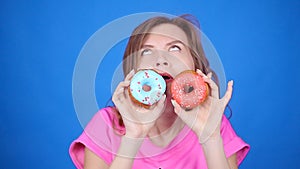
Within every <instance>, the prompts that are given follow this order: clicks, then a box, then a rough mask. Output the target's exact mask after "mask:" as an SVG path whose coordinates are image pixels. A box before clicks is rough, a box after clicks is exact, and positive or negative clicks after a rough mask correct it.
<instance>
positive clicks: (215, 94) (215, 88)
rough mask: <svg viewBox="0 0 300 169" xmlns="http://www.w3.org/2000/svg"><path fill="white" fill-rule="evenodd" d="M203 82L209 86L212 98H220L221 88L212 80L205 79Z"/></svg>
mask: <svg viewBox="0 0 300 169" xmlns="http://www.w3.org/2000/svg"><path fill="white" fill-rule="evenodd" d="M203 80H204V81H205V82H206V83H207V84H208V85H209V87H210V90H211V91H210V92H211V96H212V97H214V98H219V87H218V85H217V84H216V83H215V82H214V81H213V80H212V79H211V78H206V77H204V78H203Z"/></svg>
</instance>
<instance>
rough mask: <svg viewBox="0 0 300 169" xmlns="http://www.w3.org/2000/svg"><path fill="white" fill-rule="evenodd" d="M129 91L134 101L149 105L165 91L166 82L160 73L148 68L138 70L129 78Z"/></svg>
mask: <svg viewBox="0 0 300 169" xmlns="http://www.w3.org/2000/svg"><path fill="white" fill-rule="evenodd" d="M129 91H130V92H129V93H130V96H132V97H133V98H134V99H133V100H134V101H137V102H139V103H142V104H143V105H146V106H151V105H153V104H154V103H156V102H158V101H159V100H160V99H161V97H162V95H163V94H164V93H165V91H166V82H165V80H164V79H163V77H162V76H161V75H159V74H158V73H156V72H155V71H153V70H150V69H144V70H140V71H138V72H137V73H136V74H135V75H134V76H133V77H132V79H131V82H130V86H129Z"/></svg>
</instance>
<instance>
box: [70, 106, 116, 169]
mask: <svg viewBox="0 0 300 169" xmlns="http://www.w3.org/2000/svg"><path fill="white" fill-rule="evenodd" d="M111 122H112V119H111V117H110V116H109V115H108V112H107V110H106V109H102V110H100V111H99V112H97V113H96V114H95V115H94V116H93V118H92V120H91V121H90V122H89V123H88V125H87V126H86V128H85V129H84V131H83V132H82V134H81V135H80V136H79V137H78V138H77V139H76V140H74V141H73V142H72V143H71V145H70V148H69V154H70V157H71V159H72V161H73V163H74V165H75V166H76V167H77V168H79V169H81V168H83V166H84V149H85V147H86V148H88V149H90V150H91V151H92V152H94V153H95V154H96V155H97V156H98V157H100V158H101V159H102V160H104V162H105V163H106V164H110V163H111V161H112V159H113V155H112V153H111V149H112V141H111V139H110V138H111V134H112V131H113V129H112V127H111V125H109V123H111Z"/></svg>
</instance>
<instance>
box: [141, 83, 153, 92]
mask: <svg viewBox="0 0 300 169" xmlns="http://www.w3.org/2000/svg"><path fill="white" fill-rule="evenodd" d="M142 89H143V90H144V91H145V92H149V91H150V90H151V86H149V85H147V84H144V85H143V87H142Z"/></svg>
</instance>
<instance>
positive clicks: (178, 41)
mask: <svg viewBox="0 0 300 169" xmlns="http://www.w3.org/2000/svg"><path fill="white" fill-rule="evenodd" d="M176 43H180V44H182V45H183V46H185V44H184V43H183V42H182V41H180V40H174V41H171V42H169V43H167V44H166V46H171V45H173V44H176ZM142 48H154V46H153V45H143V46H142Z"/></svg>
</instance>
